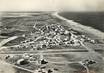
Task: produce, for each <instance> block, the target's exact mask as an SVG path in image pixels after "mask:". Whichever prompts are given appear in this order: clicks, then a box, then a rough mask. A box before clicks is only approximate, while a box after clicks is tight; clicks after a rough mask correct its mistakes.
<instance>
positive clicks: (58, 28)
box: [0, 12, 104, 73]
mask: <svg viewBox="0 0 104 73" xmlns="http://www.w3.org/2000/svg"><path fill="white" fill-rule="evenodd" d="M53 13H54V12H6V13H4V14H3V15H2V16H1V19H0V64H1V65H0V73H8V72H7V71H8V70H7V71H4V68H5V66H7V67H8V66H10V67H9V68H10V70H9V71H10V73H103V72H104V62H103V60H104V53H103V52H104V38H102V39H101V38H100V36H98V35H96V34H94V33H93V31H92V29H93V28H90V29H91V30H87V27H86V26H85V27H83V28H82V27H79V25H76V24H75V25H73V24H74V23H73V24H72V23H71V22H69V23H68V22H67V21H65V20H62V19H61V18H60V17H58V16H57V15H54V14H53ZM85 28H86V29H85ZM90 31H92V32H90ZM101 34H103V33H101ZM9 68H8V69H9Z"/></svg>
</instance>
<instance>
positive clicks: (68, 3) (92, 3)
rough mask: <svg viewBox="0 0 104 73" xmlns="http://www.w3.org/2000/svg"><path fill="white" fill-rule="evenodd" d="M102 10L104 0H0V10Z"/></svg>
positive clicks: (103, 9)
mask: <svg viewBox="0 0 104 73" xmlns="http://www.w3.org/2000/svg"><path fill="white" fill-rule="evenodd" d="M20 10H21V11H32V10H33V11H46V10H47V11H63V10H65V11H104V0H0V11H20Z"/></svg>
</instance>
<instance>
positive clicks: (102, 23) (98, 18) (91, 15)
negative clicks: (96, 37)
mask: <svg viewBox="0 0 104 73" xmlns="http://www.w3.org/2000/svg"><path fill="white" fill-rule="evenodd" d="M59 15H61V16H63V17H65V18H67V19H69V20H74V21H75V22H78V23H81V24H82V25H85V26H91V27H93V28H95V29H98V30H100V31H102V32H104V12H60V13H59Z"/></svg>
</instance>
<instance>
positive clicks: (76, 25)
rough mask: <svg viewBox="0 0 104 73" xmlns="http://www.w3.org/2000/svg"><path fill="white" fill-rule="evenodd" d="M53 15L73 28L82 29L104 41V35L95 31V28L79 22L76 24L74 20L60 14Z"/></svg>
mask: <svg viewBox="0 0 104 73" xmlns="http://www.w3.org/2000/svg"><path fill="white" fill-rule="evenodd" d="M53 15H54V16H56V17H58V18H59V19H61V20H63V21H66V22H67V23H69V24H70V25H71V26H73V27H75V28H77V29H78V30H80V29H82V30H84V31H86V32H88V33H91V34H93V35H95V36H97V37H98V38H100V39H104V33H103V32H101V31H99V30H97V29H95V28H92V27H89V26H85V25H82V24H80V23H78V22H74V21H73V20H69V19H67V18H64V17H63V16H61V15H59V12H55V13H53Z"/></svg>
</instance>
